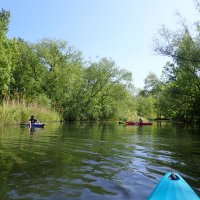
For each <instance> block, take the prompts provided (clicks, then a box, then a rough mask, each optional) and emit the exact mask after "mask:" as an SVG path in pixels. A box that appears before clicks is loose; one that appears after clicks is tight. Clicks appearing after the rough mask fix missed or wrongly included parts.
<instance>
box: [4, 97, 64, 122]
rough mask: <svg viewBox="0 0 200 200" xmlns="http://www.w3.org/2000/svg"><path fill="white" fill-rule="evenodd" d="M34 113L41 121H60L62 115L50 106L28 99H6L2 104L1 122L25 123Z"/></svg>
mask: <svg viewBox="0 0 200 200" xmlns="http://www.w3.org/2000/svg"><path fill="white" fill-rule="evenodd" d="M31 115H34V116H36V118H37V119H38V120H39V121H41V122H47V121H59V120H61V116H60V115H59V114H58V113H57V112H56V111H54V110H53V109H51V108H49V107H45V106H44V105H39V104H38V103H36V102H33V103H28V102H27V101H26V100H24V99H21V100H4V101H3V103H2V105H0V124H15V123H25V122H27V121H28V120H29V118H30V116H31Z"/></svg>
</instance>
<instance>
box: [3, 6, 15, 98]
mask: <svg viewBox="0 0 200 200" xmlns="http://www.w3.org/2000/svg"><path fill="white" fill-rule="evenodd" d="M9 19H10V12H9V11H5V10H3V9H2V10H1V12H0V74H1V76H0V100H2V99H3V98H4V97H6V96H9V93H10V84H11V82H12V80H13V79H12V73H13V70H14V60H15V57H16V55H17V46H16V43H15V40H14V39H13V40H10V39H8V38H7V37H6V34H7V31H8V25H9Z"/></svg>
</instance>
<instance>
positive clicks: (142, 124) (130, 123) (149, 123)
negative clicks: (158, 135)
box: [126, 121, 153, 126]
mask: <svg viewBox="0 0 200 200" xmlns="http://www.w3.org/2000/svg"><path fill="white" fill-rule="evenodd" d="M152 124H153V123H152V122H131V121H128V122H126V125H131V126H144V125H152Z"/></svg>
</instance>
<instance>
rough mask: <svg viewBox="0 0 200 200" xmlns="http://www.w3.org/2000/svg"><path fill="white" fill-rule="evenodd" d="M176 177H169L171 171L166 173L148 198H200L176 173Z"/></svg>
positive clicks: (159, 199) (164, 199) (193, 199)
mask: <svg viewBox="0 0 200 200" xmlns="http://www.w3.org/2000/svg"><path fill="white" fill-rule="evenodd" d="M175 175H176V177H177V179H176V180H172V179H171V172H169V173H167V174H166V175H165V176H164V177H163V178H162V179H161V180H160V182H159V183H158V185H157V186H156V188H155V189H154V190H153V192H152V193H151V195H150V197H149V198H148V200H200V198H199V197H198V195H197V194H196V193H195V191H194V190H193V189H192V188H191V187H190V186H189V185H188V183H187V182H186V181H185V180H184V179H183V178H182V177H181V176H180V175H179V174H177V173H175Z"/></svg>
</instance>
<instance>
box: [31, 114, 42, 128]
mask: <svg viewBox="0 0 200 200" xmlns="http://www.w3.org/2000/svg"><path fill="white" fill-rule="evenodd" d="M35 123H40V122H39V121H38V120H37V119H36V118H35V117H34V115H31V118H30V119H29V124H30V127H31V126H32V124H35Z"/></svg>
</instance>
